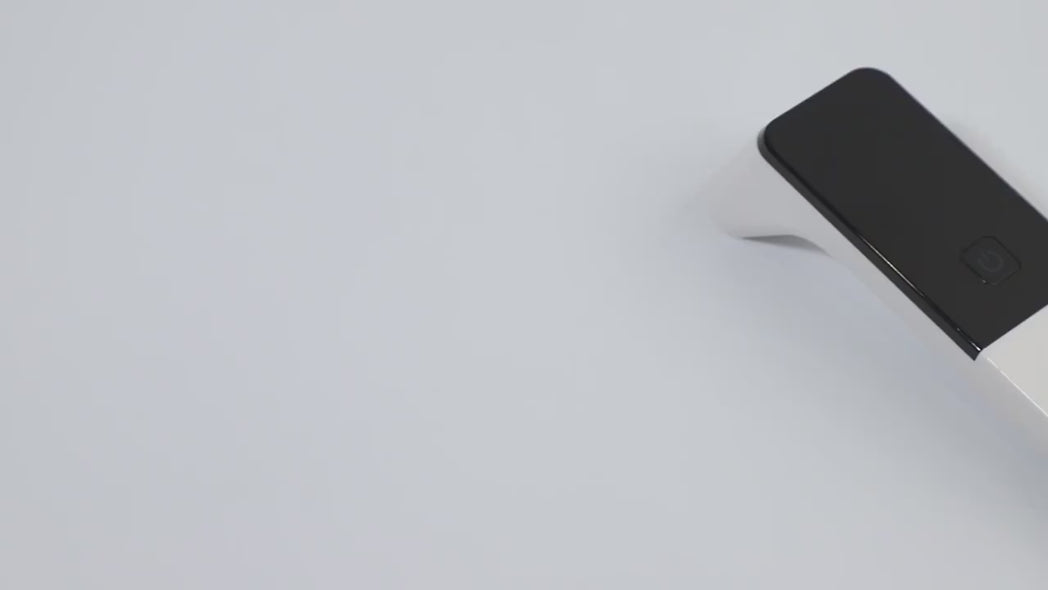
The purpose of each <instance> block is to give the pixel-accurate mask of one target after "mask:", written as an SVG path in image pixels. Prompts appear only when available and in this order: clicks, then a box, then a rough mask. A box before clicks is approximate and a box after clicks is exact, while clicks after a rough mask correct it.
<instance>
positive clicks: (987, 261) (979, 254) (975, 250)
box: [962, 237, 1019, 285]
mask: <svg viewBox="0 0 1048 590" xmlns="http://www.w3.org/2000/svg"><path fill="white" fill-rule="evenodd" d="M962 258H963V259H964V263H965V264H966V265H968V268H970V269H972V271H973V272H974V273H975V274H977V275H978V276H979V278H980V279H982V282H983V283H985V284H988V285H997V284H1000V283H1001V282H1003V281H1004V280H1005V279H1007V278H1008V277H1010V276H1012V275H1013V274H1015V272H1016V271H1018V270H1019V261H1018V260H1016V258H1015V257H1014V256H1012V254H1011V252H1009V251H1008V250H1007V249H1006V248H1005V247H1004V245H1002V244H1001V243H1000V242H999V241H997V240H996V239H995V238H991V237H984V238H979V239H978V240H976V241H975V243H974V244H972V245H971V246H968V248H967V249H965V251H964V254H963V256H962Z"/></svg>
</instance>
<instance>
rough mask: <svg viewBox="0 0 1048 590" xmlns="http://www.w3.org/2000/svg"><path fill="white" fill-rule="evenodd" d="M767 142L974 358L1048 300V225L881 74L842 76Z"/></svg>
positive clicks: (831, 215) (814, 198) (766, 135)
mask: <svg viewBox="0 0 1048 590" xmlns="http://www.w3.org/2000/svg"><path fill="white" fill-rule="evenodd" d="M760 147H761V151H762V153H763V154H764V156H765V158H766V159H767V160H768V161H769V163H771V164H772V165H773V166H774V167H775V168H776V169H777V170H778V171H779V172H780V173H782V174H783V176H785V177H786V178H787V180H789V181H790V182H791V183H792V184H793V185H794V186H795V187H796V188H797V189H798V190H800V191H801V193H802V194H804V196H805V197H806V198H807V199H808V200H809V201H810V202H811V203H812V204H813V205H815V207H816V208H818V209H819V211H821V212H822V214H823V215H825V216H826V218H827V219H829V220H830V221H831V222H832V223H833V224H834V225H835V226H836V227H837V228H838V229H839V230H840V231H841V232H843V233H844V234H845V235H846V236H847V237H848V238H849V239H850V240H851V242H852V243H853V244H855V246H856V247H857V248H859V249H860V250H862V251H863V253H864V254H865V255H866V256H867V257H868V258H869V259H870V260H871V261H872V262H873V263H874V264H875V265H877V266H878V267H879V268H880V269H881V270H882V271H883V272H884V273H885V274H886V275H888V276H889V278H891V280H892V281H894V282H895V284H896V285H898V287H899V288H900V289H902V290H903V291H905V292H906V294H907V295H908V296H909V297H910V299H911V300H912V301H913V302H914V303H915V304H917V305H918V306H919V307H920V308H921V309H922V310H924V312H925V313H926V314H927V315H928V316H929V318H931V319H932V320H933V321H934V322H936V323H937V324H938V325H939V326H941V327H942V328H943V330H945V331H946V332H947V333H948V334H949V335H950V336H951V337H952V338H953V339H954V340H955V341H956V342H957V343H958V345H960V346H961V347H962V348H964V350H965V351H966V352H967V353H968V354H969V355H970V356H972V357H975V356H976V355H977V354H978V353H979V351H980V350H982V349H983V348H985V347H986V346H988V345H990V344H991V343H992V342H994V341H995V340H997V339H998V338H1000V337H1001V336H1003V335H1004V334H1005V333H1007V332H1008V331H1009V330H1011V329H1012V328H1014V327H1015V326H1017V325H1018V324H1020V323H1022V322H1023V320H1025V319H1027V318H1029V317H1030V316H1031V315H1033V313H1034V312H1036V311H1038V310H1039V309H1041V308H1042V307H1044V306H1045V305H1046V304H1048V221H1046V220H1045V219H1044V217H1042V216H1041V215H1040V214H1039V213H1038V212H1037V211H1036V210H1035V209H1033V207H1031V206H1030V205H1029V204H1028V203H1027V202H1026V201H1025V200H1023V198H1022V197H1021V196H1019V194H1018V193H1016V192H1015V191H1014V190H1013V189H1012V188H1011V187H1010V186H1008V184H1007V183H1006V182H1005V181H1004V180H1002V179H1001V178H1000V177H999V176H998V175H997V174H996V173H995V172H994V171H993V170H991V169H990V168H989V167H988V166H987V165H986V164H985V163H983V162H982V160H980V159H979V157H978V156H976V155H975V154H974V153H972V151H971V150H969V149H968V148H967V147H966V146H965V145H964V144H963V143H961V142H960V140H958V139H957V138H956V137H955V136H954V135H953V134H952V133H950V131H949V130H948V129H946V127H944V126H943V125H942V124H941V123H940V122H939V121H938V120H937V119H936V118H935V117H934V116H933V115H932V114H931V113H929V112H928V111H927V110H925V109H924V107H922V106H921V105H920V104H919V103H918V102H917V101H916V100H915V99H914V98H913V97H911V96H910V95H909V94H908V93H907V92H906V91H905V90H904V89H903V88H902V87H901V86H900V85H899V84H898V83H897V82H895V80H893V79H892V78H891V77H889V76H888V75H886V74H884V73H883V72H879V71H877V70H871V69H861V70H856V71H854V72H851V73H850V74H848V75H846V76H844V77H843V78H841V79H840V80H837V81H836V82H834V83H833V84H831V85H830V86H828V87H827V88H825V89H823V90H822V91H820V92H819V93H818V94H816V95H814V96H812V97H811V98H809V99H808V100H806V101H804V102H802V103H801V104H799V105H797V106H796V107H794V108H793V109H791V110H790V111H788V112H786V113H785V114H783V115H782V116H780V117H779V118H777V119H775V120H774V121H772V122H771V123H770V124H769V125H768V126H767V127H766V128H765V130H764V132H763V133H762V135H761V142H760Z"/></svg>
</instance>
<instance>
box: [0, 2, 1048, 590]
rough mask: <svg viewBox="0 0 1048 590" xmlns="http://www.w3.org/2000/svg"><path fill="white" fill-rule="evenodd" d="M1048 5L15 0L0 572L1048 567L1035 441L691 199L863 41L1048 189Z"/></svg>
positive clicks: (796, 581)
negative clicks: (1047, 35) (728, 233)
mask: <svg viewBox="0 0 1048 590" xmlns="http://www.w3.org/2000/svg"><path fill="white" fill-rule="evenodd" d="M1046 19H1048V5H1045V4H1044V3H1043V2H1034V1H1032V0H1031V1H1028V2H990V1H984V2H956V1H941V2H930V1H924V2H916V1H913V0H910V1H907V2H901V1H898V2H862V3H857V2H840V1H831V0H826V1H815V0H807V1H800V2H788V3H786V2H770V1H767V2H758V1H736V2H703V1H697V0H690V1H686V2H665V1H647V2H623V1H614V0H613V1H602V2H595V1H594V2H583V1H578V0H567V1H565V0H557V1H547V0H532V1H530V2H516V3H493V2H480V1H473V2H470V1H463V0H452V1H445V2H439V3H438V2H422V1H417V2H408V1H400V2H377V1H376V2H348V3H346V2H343V3H335V2H313V1H302V0H296V1H294V2H292V1H290V0H288V1H284V2H274V1H260V2H232V1H227V0H208V1H206V2H202V1H201V2H186V1H180V2H164V3H156V2H147V3H142V2H105V1H98V2H90V3H86V2H42V1H33V2H29V1H22V2H12V1H11V0H6V1H4V2H3V3H2V4H0V106H2V107H3V109H2V114H0V195H2V201H0V203H2V207H0V276H2V277H3V286H2V288H0V328H2V329H0V470H2V471H0V473H2V484H0V587H3V588H11V589H19V590H23V589H38V588H40V589H63V588H76V589H96V588H97V589H106V590H111V589H114V588H129V589H132V588H133V589H142V588H149V589H151V590H161V589H167V588H172V589H173V588H215V589H230V588H251V589H258V588H289V589H290V588H295V589H299V588H325V589H326V588H340V589H347V588H352V589H360V590H373V589H374V590H378V589H387V588H389V589H401V588H409V589H416V588H418V589H434V588H440V589H443V588H448V589H456V590H461V589H472V588H477V589H485V590H490V589H495V588H498V589H503V588H506V589H509V588H528V589H531V588H542V589H554V588H555V589H561V588H564V589H580V588H600V589H619V588H630V589H632V588H645V589H649V588H659V589H668V588H711V589H712V588H718V589H719V588H747V589H748V588H776V589H778V588H805V589H811V590H816V589H834V590H837V589H841V588H848V589H866V588H869V589H883V588H922V589H923V588H951V589H964V588H972V589H986V588H994V589H1043V588H1045V587H1046V585H1048V560H1046V559H1045V555H1046V550H1048V461H1046V458H1045V456H1046V455H1045V453H1044V452H1043V451H1038V450H1037V449H1035V448H1033V447H1032V446H1031V445H1029V444H1028V443H1027V442H1026V441H1025V439H1023V438H1022V437H1021V436H1020V435H1019V434H1018V433H1017V432H1016V431H1014V430H1012V429H1011V428H1010V427H1009V425H1008V424H1007V423H1005V422H1003V421H1002V420H1001V419H999V418H997V417H995V416H994V415H992V414H989V413H988V412H987V408H986V406H985V405H983V404H982V402H981V401H980V399H979V398H978V396H977V394H975V392H974V391H972V390H971V389H969V388H968V386H967V385H966V384H965V383H963V382H962V381H961V380H960V379H959V378H958V377H956V376H954V375H952V374H951V373H950V372H949V371H948V370H947V369H946V367H945V365H944V364H940V363H939V361H937V360H936V359H935V358H934V357H932V356H931V355H930V354H929V353H928V352H927V351H925V350H924V349H923V348H921V345H920V343H919V342H918V341H917V340H916V339H915V338H913V337H911V335H910V334H909V333H908V332H907V331H906V329H905V328H904V326H903V325H902V323H901V321H899V320H897V319H895V318H894V317H892V316H891V315H890V314H889V313H888V312H886V311H885V310H883V309H882V308H881V306H880V305H879V303H878V302H877V301H875V300H874V299H873V297H872V296H871V295H869V294H868V293H867V292H866V291H865V290H864V289H863V288H862V287H861V286H860V285H859V284H858V283H857V282H856V281H855V280H854V279H853V278H852V277H850V276H849V275H848V274H847V273H846V272H845V271H844V270H843V269H841V268H839V267H837V266H836V265H834V264H833V263H832V262H831V261H830V260H828V259H826V258H824V257H822V256H820V255H819V254H817V253H815V252H812V251H809V250H805V249H800V248H779V247H774V246H771V245H768V244H757V243H745V242H737V241H732V240H729V239H727V238H725V237H722V236H721V235H720V234H719V233H718V232H717V231H716V230H715V229H714V228H713V227H712V226H711V224H710V223H709V222H708V221H707V219H706V217H705V212H704V210H703V206H702V203H701V199H700V197H699V195H700V192H701V188H702V186H703V184H704V182H706V180H707V179H708V178H709V176H710V174H711V173H712V172H713V171H714V170H715V169H717V168H718V167H719V166H721V165H722V164H724V163H725V162H726V161H727V160H728V159H729V158H730V157H731V155H732V153H733V152H734V150H735V149H736V148H737V146H739V145H740V144H741V142H744V141H749V140H750V139H751V138H752V136H753V135H754V133H756V131H757V130H758V129H759V128H760V126H761V125H763V124H764V123H765V122H766V121H767V120H768V119H770V118H771V117H772V116H774V115H776V114H778V113H779V112H781V111H782V110H784V109H786V108H788V107H789V106H791V105H793V104H794V103H796V102H797V101H798V100H800V99H801V98H803V97H805V96H807V95H808V94H810V93H811V92H813V91H815V90H817V89H818V88H820V87H822V86H823V85H824V84H826V83H828V82H830V81H831V80H833V79H834V78H836V77H837V76H839V75H841V74H843V73H844V72H846V71H847V70H849V69H851V68H853V67H856V66H859V65H874V66H879V67H881V68H883V69H886V70H887V71H889V72H891V73H892V74H893V75H895V76H896V77H897V79H899V80H900V81H901V82H902V83H903V84H904V85H906V86H907V87H908V88H909V89H910V90H911V91H912V92H914V93H915V94H916V95H917V96H918V97H919V98H920V99H921V100H922V101H923V102H924V103H925V104H926V105H927V106H929V107H930V108H931V109H932V110H933V111H934V112H936V113H938V114H939V115H940V116H941V117H942V118H943V119H944V120H946V121H947V122H948V123H950V124H952V125H954V126H955V128H957V130H958V131H959V132H960V133H961V134H962V136H965V137H972V136H973V135H975V136H980V137H982V138H983V139H984V141H983V142H982V143H981V144H980V145H983V146H985V145H989V146H990V148H992V149H993V151H994V153H995V154H997V157H996V158H991V161H994V162H1005V163H1007V164H1008V167H1009V168H1011V169H1015V170H1020V171H1022V174H1023V175H1025V177H1026V179H1027V183H1026V185H1025V186H1027V187H1030V186H1034V187H1036V186H1042V187H1046V188H1045V192H1042V193H1041V194H1040V195H1038V194H1036V192H1037V191H1036V190H1034V191H1033V193H1031V194H1029V196H1030V198H1031V199H1034V200H1037V199H1040V200H1041V202H1042V203H1048V172H1046V170H1048V169H1046V168H1045V166H1044V163H1045V158H1046V156H1048V148H1046V147H1045V143H1044V138H1045V137H1046V135H1048V117H1045V116H1044V113H1045V106H1044V105H1046V104H1048V84H1046V83H1045V76H1046V75H1048V72H1046V67H1045V64H1046V61H1045V59H1046V58H1045V55H1046V54H1048V45H1046V44H1045V41H1044V30H1043V28H1044V23H1045V21H1046ZM984 151H985V150H984ZM1020 185H1021V186H1022V183H1020Z"/></svg>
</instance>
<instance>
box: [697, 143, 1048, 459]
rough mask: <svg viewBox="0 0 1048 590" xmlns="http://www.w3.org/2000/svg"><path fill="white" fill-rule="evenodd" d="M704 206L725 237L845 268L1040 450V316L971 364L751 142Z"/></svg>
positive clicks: (1047, 330) (1043, 432)
mask: <svg viewBox="0 0 1048 590" xmlns="http://www.w3.org/2000/svg"><path fill="white" fill-rule="evenodd" d="M710 198H711V199H712V203H711V205H712V207H713V214H714V217H715V218H716V220H717V222H718V223H719V225H721V227H723V228H724V230H725V231H727V232H728V233H729V234H731V235H734V236H736V237H741V238H757V237H772V236H796V237H799V238H802V239H804V240H806V241H809V242H811V243H812V244H814V245H816V246H817V247H818V248H820V249H821V250H823V251H824V252H826V253H827V254H829V255H830V256H831V257H832V258H834V259H836V260H837V261H839V262H840V263H842V264H844V265H845V266H847V267H848V268H849V269H851V271H852V272H853V273H854V274H855V275H856V276H858V278H859V279H860V280H861V281H862V282H864V283H865V284H866V285H868V286H869V288H870V289H872V290H873V292H874V293H876V294H877V296H878V297H879V298H880V299H881V300H882V301H884V302H885V303H886V304H887V305H888V306H889V307H890V308H891V309H893V310H894V311H895V312H896V313H898V314H899V315H900V316H902V318H903V319H904V320H905V321H906V323H907V324H909V325H910V326H911V327H912V328H913V330H914V331H915V332H917V334H919V335H920V337H921V338H923V339H924V340H925V341H926V342H927V343H928V345H929V346H931V347H932V348H933V349H934V350H936V351H938V352H939V353H940V354H941V355H942V356H943V357H944V358H946V359H948V360H949V362H950V364H952V365H954V366H956V367H957V369H958V370H959V371H961V372H963V373H965V374H967V375H968V376H969V377H970V378H971V379H973V380H974V381H975V382H976V384H977V386H978V387H979V388H980V389H982V390H983V391H985V392H986V394H987V395H988V396H989V397H990V399H991V401H992V403H993V405H994V406H996V407H998V408H1000V410H1001V411H1002V412H1003V413H1005V414H1007V415H1009V416H1010V417H1011V418H1012V419H1014V420H1016V421H1018V422H1020V423H1021V424H1022V425H1023V426H1024V427H1025V428H1026V429H1027V430H1028V431H1029V432H1030V433H1031V434H1032V435H1033V436H1035V437H1036V438H1037V439H1038V440H1040V441H1041V442H1044V443H1048V354H1046V353H1048V308H1045V309H1042V310H1040V311H1038V312H1037V313H1035V314H1034V315H1033V316H1031V317H1030V318H1028V319H1027V320H1025V321H1024V322H1022V323H1021V324H1020V325H1018V326H1017V327H1015V328H1013V329H1012V330H1011V331H1009V332H1008V333H1007V334H1006V335H1004V336H1003V337H1001V338H1000V339H998V340H997V341H995V342H993V343H992V344H991V345H990V346H988V347H986V348H985V349H983V350H982V351H981V352H980V353H979V355H978V356H977V357H976V358H975V359H974V360H973V359H972V358H971V357H969V356H968V355H967V354H965V352H964V351H963V350H962V349H961V348H960V347H959V346H957V344H956V343H955V342H954V341H953V340H951V339H950V337H949V336H947V335H946V333H945V332H943V330H942V328H940V327H939V326H937V325H936V324H935V323H934V322H933V321H932V320H931V319H930V318H929V317H928V316H927V315H926V314H925V313H924V312H923V311H922V310H921V309H920V308H918V307H917V306H916V305H915V304H914V303H913V302H912V301H911V300H910V299H909V298H908V297H907V296H906V295H905V294H904V293H903V292H902V291H901V290H900V289H899V287H897V286H896V285H895V284H894V283H892V281H891V280H890V279H889V278H888V277H887V276H885V274H884V273H883V272H882V271H881V270H880V269H878V268H877V267H876V266H875V265H874V264H873V263H872V262H871V261H870V260H869V259H868V258H867V257H866V256H865V255H864V254H863V253H862V252H860V251H859V250H858V249H857V248H856V247H855V246H854V245H852V244H851V242H849V240H848V238H847V237H846V236H845V235H844V234H843V233H841V232H840V231H839V230H838V229H837V228H836V227H834V226H833V224H831V223H830V221H829V220H827V219H826V218H825V217H824V216H823V215H822V214H821V213H820V212H819V211H818V210H817V209H816V208H815V207H814V206H813V205H812V204H811V203H809V202H808V201H807V200H806V199H805V198H804V197H803V196H802V195H801V194H800V193H799V192H798V191H797V190H796V189H794V188H793V186H791V185H790V183H789V182H788V181H787V180H786V179H785V178H783V177H782V175H780V174H779V172H778V171H777V170H775V169H774V168H773V167H772V166H771V164H769V163H768V162H767V160H765V159H764V157H763V156H762V155H761V153H760V150H759V148H758V144H757V139H756V138H754V139H753V141H751V142H750V144H749V145H748V146H747V147H746V148H744V149H743V150H742V152H741V153H740V154H739V155H738V156H737V157H736V158H735V160H734V161H733V162H731V163H730V164H729V165H728V166H727V167H726V168H725V169H724V170H723V171H721V172H720V174H718V175H717V177H715V178H714V180H713V182H712V184H711V189H710ZM1045 255H1046V256H1048V252H1046V253H1045Z"/></svg>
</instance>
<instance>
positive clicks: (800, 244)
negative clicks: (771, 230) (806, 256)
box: [749, 236, 825, 254]
mask: <svg viewBox="0 0 1048 590" xmlns="http://www.w3.org/2000/svg"><path fill="white" fill-rule="evenodd" d="M749 239H750V241H753V242H761V243H764V244H771V245H773V246H785V247H787V248H796V249H797V250H806V251H809V252H818V253H820V254H825V252H824V251H823V249H822V248H820V247H818V246H816V245H815V244H813V243H812V242H809V241H808V240H805V239H804V238H801V237H798V236H765V237H760V238H749Z"/></svg>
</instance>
